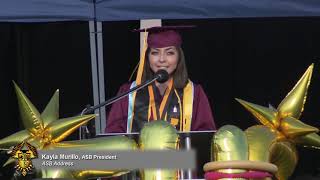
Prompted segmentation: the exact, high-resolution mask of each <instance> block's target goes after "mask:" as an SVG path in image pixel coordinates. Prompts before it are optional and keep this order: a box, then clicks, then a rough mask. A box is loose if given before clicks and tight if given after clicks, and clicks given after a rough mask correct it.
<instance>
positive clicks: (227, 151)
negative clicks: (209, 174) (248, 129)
mask: <svg viewBox="0 0 320 180" xmlns="http://www.w3.org/2000/svg"><path fill="white" fill-rule="evenodd" d="M211 156H212V157H211V159H212V161H232V160H248V156H249V151H248V143H247V138H246V134H245V133H244V132H243V131H242V130H241V129H239V128H238V127H236V126H233V125H225V126H222V127H221V128H220V129H219V130H218V131H217V132H216V133H215V135H214V137H213V141H212V143H211ZM218 172H223V173H231V174H232V173H241V172H246V170H243V169H221V170H218Z"/></svg>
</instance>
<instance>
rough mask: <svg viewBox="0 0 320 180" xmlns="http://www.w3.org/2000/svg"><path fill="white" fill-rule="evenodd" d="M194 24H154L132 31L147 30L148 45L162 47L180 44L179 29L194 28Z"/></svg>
mask: <svg viewBox="0 0 320 180" xmlns="http://www.w3.org/2000/svg"><path fill="white" fill-rule="evenodd" d="M194 27H195V26H155V27H151V28H147V29H135V30H133V31H134V32H144V31H147V32H148V33H149V34H148V39H147V43H148V46H149V47H151V48H163V47H168V46H180V45H181V44H182V39H181V36H180V34H179V32H178V31H179V30H183V29H189V28H194Z"/></svg>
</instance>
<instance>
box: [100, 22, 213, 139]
mask: <svg viewBox="0 0 320 180" xmlns="http://www.w3.org/2000/svg"><path fill="white" fill-rule="evenodd" d="M185 28H188V27H187V26H162V27H152V28H148V29H141V30H136V31H138V32H143V31H147V32H148V36H147V38H146V42H147V43H145V44H147V45H145V47H144V48H145V54H144V57H143V58H142V59H141V60H140V64H139V69H138V72H137V79H136V81H134V82H132V83H126V84H123V85H122V86H121V87H120V89H119V91H118V94H121V93H124V92H126V91H128V90H129V89H130V88H132V87H134V86H136V85H139V84H141V83H144V82H145V81H147V80H149V79H152V78H153V77H154V75H155V73H156V72H158V71H159V70H165V71H167V72H168V74H169V78H168V80H167V81H165V82H162V83H160V82H158V81H155V82H154V83H152V84H151V85H149V86H147V87H145V88H143V89H141V90H139V91H137V92H133V93H131V94H130V95H129V96H127V97H125V98H123V99H121V100H119V101H117V102H116V103H114V104H113V106H112V107H111V110H110V113H109V115H108V119H107V126H106V129H105V132H107V133H124V132H127V133H130V132H139V131H140V130H141V128H142V127H143V125H144V124H145V123H147V122H149V121H153V120H158V119H161V120H165V121H167V122H170V124H171V125H172V126H174V127H175V128H176V129H177V130H178V131H184V132H185V131H202V130H215V129H216V126H215V123H214V119H213V116H212V110H211V107H210V104H209V102H208V98H207V96H206V94H205V92H204V90H203V88H202V86H201V85H199V84H194V83H193V82H192V81H191V80H190V79H189V77H188V72H187V67H186V63H185V57H184V53H183V50H182V48H181V44H182V39H181V36H180V34H179V32H178V30H182V29H185ZM146 46H147V47H146Z"/></svg>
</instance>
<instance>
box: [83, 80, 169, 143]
mask: <svg viewBox="0 0 320 180" xmlns="http://www.w3.org/2000/svg"><path fill="white" fill-rule="evenodd" d="M161 78H163V77H162V76H156V77H154V78H153V79H151V80H148V81H146V82H145V83H143V84H140V85H137V86H135V87H133V88H131V89H130V90H129V91H127V92H124V93H121V94H119V95H118V96H115V97H113V98H111V99H109V100H107V101H105V102H102V103H100V104H97V105H95V106H91V105H87V107H86V108H84V109H83V110H82V112H81V113H80V114H79V115H84V114H88V113H91V112H93V111H95V110H96V109H99V108H101V107H103V106H108V105H110V104H112V103H114V102H116V101H118V100H120V99H122V98H124V97H126V96H128V95H129V94H130V93H131V92H133V91H138V90H140V89H142V88H144V87H146V86H148V85H150V84H151V83H153V82H154V81H156V80H158V79H161ZM83 129H84V130H85V133H86V134H87V135H88V134H90V132H89V130H88V127H87V125H82V126H81V127H80V129H79V139H80V140H81V139H85V137H83V132H82V131H83Z"/></svg>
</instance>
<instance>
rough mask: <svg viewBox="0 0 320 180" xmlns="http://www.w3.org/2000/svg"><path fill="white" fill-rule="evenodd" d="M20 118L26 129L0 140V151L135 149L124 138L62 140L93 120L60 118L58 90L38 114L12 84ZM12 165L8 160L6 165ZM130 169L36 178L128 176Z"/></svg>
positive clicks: (58, 171)
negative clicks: (20, 147)
mask: <svg viewBox="0 0 320 180" xmlns="http://www.w3.org/2000/svg"><path fill="white" fill-rule="evenodd" d="M14 86H15V90H16V94H17V99H18V104H19V110H20V115H21V119H22V121H23V124H24V127H25V128H26V129H25V130H21V131H19V132H17V133H14V134H12V135H10V136H8V137H5V138H3V139H1V140H0V148H3V149H7V148H10V147H11V146H15V145H17V144H18V143H21V142H22V141H27V142H28V143H30V144H32V145H33V146H35V147H36V148H37V149H75V150H116V149H120V150H135V149H137V145H136V143H135V142H134V141H133V140H131V139H129V138H127V137H108V138H95V139H88V140H81V141H65V142H61V141H63V140H64V139H65V138H66V137H67V136H69V135H70V134H71V133H73V132H74V131H76V130H77V129H78V128H79V127H80V126H81V125H83V124H85V123H87V122H88V121H89V120H91V119H93V118H94V117H95V115H83V116H75V117H69V118H64V119H59V90H57V91H56V92H55V93H54V95H53V96H52V98H51V100H50V101H49V103H48V105H47V106H46V108H45V109H44V111H43V112H42V113H41V114H40V113H39V111H38V110H37V109H36V108H35V106H34V105H33V104H32V103H31V101H30V100H29V99H28V98H27V96H26V95H25V94H24V93H23V92H22V91H21V89H20V88H19V87H18V86H17V84H16V83H14ZM12 162H15V161H14V160H13V159H12V158H10V159H9V160H8V161H7V162H6V163H5V165H7V164H9V163H12ZM128 171H129V170H125V169H124V170H113V171H109V170H104V171H95V170H81V171H71V170H68V169H56V170H41V172H37V175H38V177H43V178H76V179H85V178H91V177H101V176H105V177H111V176H118V175H121V174H124V173H127V172H128Z"/></svg>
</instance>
